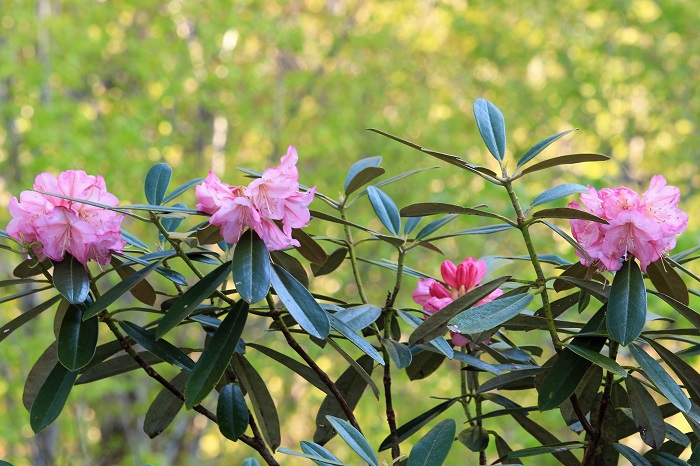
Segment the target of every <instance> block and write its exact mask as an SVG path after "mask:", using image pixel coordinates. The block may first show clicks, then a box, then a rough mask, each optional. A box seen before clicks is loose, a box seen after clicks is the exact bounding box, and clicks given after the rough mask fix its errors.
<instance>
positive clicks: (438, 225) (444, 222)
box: [409, 214, 459, 239]
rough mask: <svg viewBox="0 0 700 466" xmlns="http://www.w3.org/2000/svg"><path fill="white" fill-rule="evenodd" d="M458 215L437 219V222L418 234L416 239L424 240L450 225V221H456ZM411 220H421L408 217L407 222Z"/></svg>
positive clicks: (434, 221)
mask: <svg viewBox="0 0 700 466" xmlns="http://www.w3.org/2000/svg"><path fill="white" fill-rule="evenodd" d="M458 216H459V215H458V214H450V215H445V216H444V217H442V218H439V219H437V220H433V221H432V222H430V223H429V224H427V225H426V226H424V227H423V228H421V230H420V231H419V232H418V234H417V235H416V239H423V238H426V237H428V236H430V235H432V234H433V233H435V232H436V231H438V230H439V229H440V228H442V227H444V226H445V225H447V224H448V223H450V222H451V221H452V220H454V219H456V218H457V217H458ZM411 218H422V217H409V221H410V219H411Z"/></svg>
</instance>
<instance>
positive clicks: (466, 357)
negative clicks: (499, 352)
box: [431, 340, 503, 375]
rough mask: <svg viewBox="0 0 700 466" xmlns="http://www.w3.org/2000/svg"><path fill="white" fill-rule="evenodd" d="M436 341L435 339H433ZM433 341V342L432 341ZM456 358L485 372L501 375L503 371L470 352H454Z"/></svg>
mask: <svg viewBox="0 0 700 466" xmlns="http://www.w3.org/2000/svg"><path fill="white" fill-rule="evenodd" d="M433 341H435V340H433ZM431 343H432V342H431ZM453 357H454V359H456V360H458V361H460V362H463V363H465V364H467V365H468V366H471V367H473V368H474V369H476V370H480V371H484V372H489V373H491V374H493V375H501V374H503V372H501V371H500V369H498V368H497V367H496V366H494V365H491V364H489V363H487V362H485V361H482V360H481V359H479V358H477V357H475V356H472V355H470V354H464V353H454V354H453Z"/></svg>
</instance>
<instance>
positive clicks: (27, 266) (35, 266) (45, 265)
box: [12, 258, 53, 278]
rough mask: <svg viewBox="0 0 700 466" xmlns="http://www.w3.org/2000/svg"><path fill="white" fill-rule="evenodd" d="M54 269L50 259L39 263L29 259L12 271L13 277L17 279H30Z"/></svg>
mask: <svg viewBox="0 0 700 466" xmlns="http://www.w3.org/2000/svg"><path fill="white" fill-rule="evenodd" d="M52 267H53V263H52V262H51V260H50V259H45V260H44V261H43V262H37V261H36V260H34V259H33V258H32V259H27V260H25V261H23V262H20V263H19V265H18V266H17V267H15V269H14V270H13V271H12V276H14V277H17V278H29V277H35V276H37V275H41V274H43V273H44V271H49V270H51V268H52Z"/></svg>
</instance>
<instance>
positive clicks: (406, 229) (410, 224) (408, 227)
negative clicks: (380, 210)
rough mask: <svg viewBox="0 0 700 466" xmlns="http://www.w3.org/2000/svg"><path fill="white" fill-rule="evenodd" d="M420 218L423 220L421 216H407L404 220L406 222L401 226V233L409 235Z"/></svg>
mask: <svg viewBox="0 0 700 466" xmlns="http://www.w3.org/2000/svg"><path fill="white" fill-rule="evenodd" d="M421 220H423V217H409V218H408V219H407V220H406V224H405V225H404V226H403V234H404V235H410V234H411V232H413V230H415V229H416V227H417V226H418V224H420V222H421Z"/></svg>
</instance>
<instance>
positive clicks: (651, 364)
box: [620, 343, 691, 453]
mask: <svg viewBox="0 0 700 466" xmlns="http://www.w3.org/2000/svg"><path fill="white" fill-rule="evenodd" d="M628 349H629V351H630V353H631V354H632V357H633V358H634V360H635V361H637V364H639V367H641V369H642V370H643V371H644V374H645V375H646V376H647V378H648V379H649V380H650V381H651V382H652V383H653V384H654V385H655V386H656V388H658V389H659V391H660V392H661V393H662V394H663V395H664V396H665V397H666V398H668V401H670V402H671V403H673V405H674V406H675V407H677V408H678V409H680V410H681V412H683V413H687V412H688V411H690V408H691V403H690V400H689V399H688V397H687V396H686V395H685V393H684V392H683V390H682V389H681V387H679V386H678V384H677V383H676V381H675V380H673V378H671V376H669V375H668V373H667V372H666V371H665V370H664V368H663V367H661V365H660V364H659V363H658V362H656V361H655V360H654V358H652V357H651V356H649V354H647V352H646V351H644V350H643V349H642V348H641V347H640V346H638V345H636V344H634V343H632V344H631V345H629V347H628ZM620 453H622V452H620Z"/></svg>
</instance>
